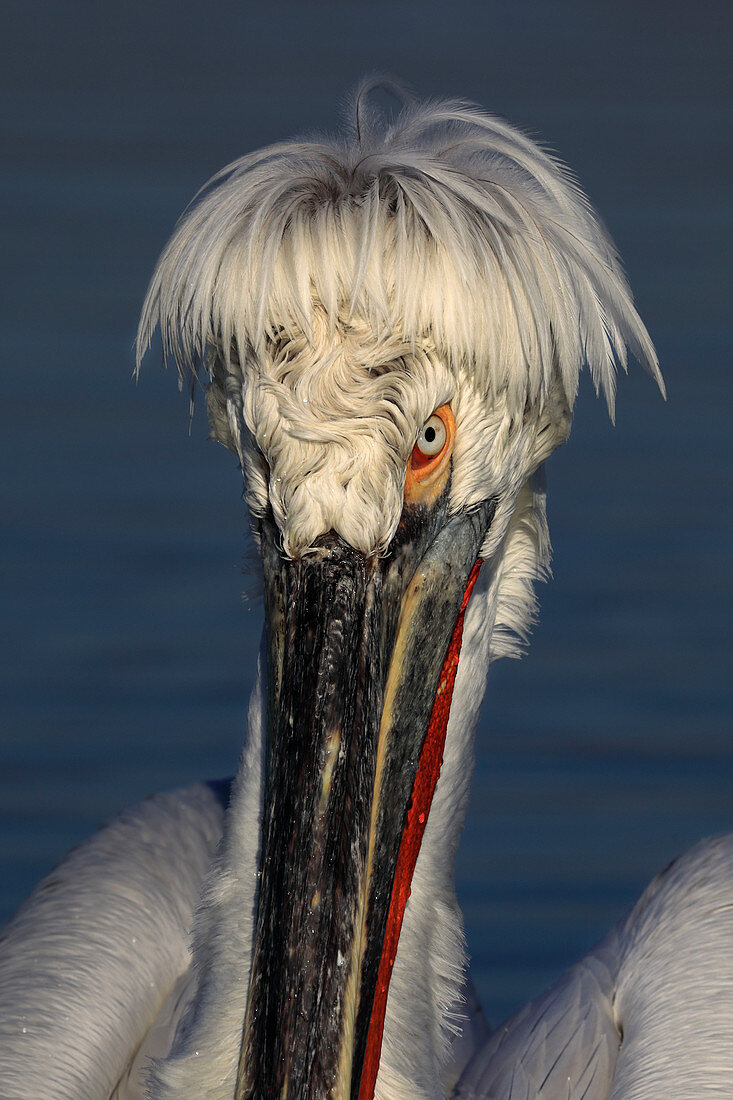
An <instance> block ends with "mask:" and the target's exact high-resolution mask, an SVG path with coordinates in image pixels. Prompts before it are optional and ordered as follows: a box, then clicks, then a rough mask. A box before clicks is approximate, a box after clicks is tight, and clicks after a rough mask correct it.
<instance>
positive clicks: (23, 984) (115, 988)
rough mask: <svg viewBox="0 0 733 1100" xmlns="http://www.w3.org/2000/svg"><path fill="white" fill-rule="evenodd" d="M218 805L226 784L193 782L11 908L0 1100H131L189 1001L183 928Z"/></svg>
mask: <svg viewBox="0 0 733 1100" xmlns="http://www.w3.org/2000/svg"><path fill="white" fill-rule="evenodd" d="M227 798H228V785H224V784H223V785H208V784H197V785H196V786H193V787H190V788H187V789H186V790H183V791H177V792H174V793H172V794H164V795H156V796H155V797H154V798H151V799H148V800H147V801H146V802H143V803H141V804H140V805H139V806H136V807H134V808H132V809H130V810H127V811H125V812H124V813H123V814H121V815H120V816H119V817H118V818H116V819H115V820H114V821H112V822H111V823H110V824H109V825H108V826H106V827H105V828H104V829H102V830H101V831H100V832H99V833H97V834H96V835H95V836H93V837H91V838H90V839H89V840H88V841H86V842H85V843H84V844H82V845H80V846H79V847H78V848H76V849H75V850H74V851H73V852H71V853H70V855H68V856H67V857H66V859H64V860H63V862H62V863H61V864H60V865H59V866H58V867H57V868H56V869H55V870H54V871H52V872H51V874H50V875H48V876H47V878H45V879H44V880H43V881H42V882H41V883H40V884H39V885H38V887H37V888H36V889H35V891H34V892H33V894H31V896H30V898H29V899H28V900H27V901H26V902H25V904H24V905H23V906H22V907H21V909H20V910H19V912H18V913H17V915H16V916H15V918H14V919H13V920H12V921H11V922H10V924H9V925H8V926H7V928H6V929H5V930H4V933H3V936H2V939H0V986H1V987H2V989H3V1002H2V1008H0V1096H2V1097H7V1098H11V1097H12V1100H59V1098H60V1097H71V1096H74V1097H78V1098H79V1100H97V1098H102V1097H103V1098H105V1100H106V1098H107V1097H110V1096H114V1097H115V1098H116V1100H123V1098H124V1100H132V1098H133V1097H138V1096H141V1095H142V1093H141V1091H140V1089H141V1085H140V1084H139V1074H138V1070H137V1069H136V1068H135V1066H136V1065H137V1066H141V1064H142V1063H143V1062H145V1061H146V1060H147V1055H149V1054H152V1053H157V1052H159V1048H161V1047H162V1046H164V1045H165V1043H166V1042H167V1041H168V1039H169V1037H170V1032H171V1030H172V1029H173V1027H174V1026H175V1019H176V1017H177V1015H179V1014H180V1011H181V1006H182V1003H183V1002H184V1001H186V1000H187V998H188V995H189V994H188V991H187V989H186V975H187V974H188V972H189V964H190V947H189V930H190V928H191V924H192V921H193V912H194V907H195V905H196V902H197V900H198V897H199V894H200V891H201V886H202V883H203V879H204V876H205V874H206V872H207V870H208V868H209V866H210V864H211V862H212V859H213V856H214V853H215V851H216V847H217V844H218V842H219V838H220V836H221V832H222V825H223V818H224V805H225V803H226V800H227ZM138 1051H142V1052H143V1057H141V1058H136V1054H137V1052H138ZM131 1067H132V1071H131ZM136 1078H138V1080H136Z"/></svg>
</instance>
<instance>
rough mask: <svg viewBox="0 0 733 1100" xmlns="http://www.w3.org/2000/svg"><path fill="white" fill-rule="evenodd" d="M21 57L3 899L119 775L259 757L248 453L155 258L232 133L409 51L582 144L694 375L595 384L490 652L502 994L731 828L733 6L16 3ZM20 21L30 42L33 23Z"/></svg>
mask: <svg viewBox="0 0 733 1100" xmlns="http://www.w3.org/2000/svg"><path fill="white" fill-rule="evenodd" d="M6 10H7V11H8V15H6V16H5V17H4V27H5V29H4V33H3V37H4V39H5V45H6V53H7V56H6V58H5V60H4V62H3V65H2V66H0V84H1V86H2V97H3V111H2V123H1V124H0V125H1V126H2V134H3V144H4V148H5V156H4V158H3V162H2V172H1V175H0V188H1V198H0V210H2V213H3V215H4V221H5V227H4V238H3V247H2V255H1V260H0V262H2V263H3V266H4V268H5V278H4V280H3V283H4V294H3V300H2V306H1V309H2V333H3V341H2V347H3V358H4V364H3V371H2V376H1V381H0V385H1V386H2V400H1V401H0V417H2V430H1V432H0V446H1V447H2V453H3V475H2V482H1V487H2V507H1V508H0V523H1V524H2V538H1V539H0V555H1V559H2V568H1V570H0V577H1V580H2V586H3V594H2V607H3V612H4V617H3V629H2V637H1V639H0V644H1V645H2V655H1V660H0V676H1V677H2V697H3V717H2V731H1V735H2V740H1V743H0V754H1V763H0V843H1V852H0V856H1V860H0V912H1V914H2V915H3V916H5V915H7V914H9V913H10V912H11V910H12V909H13V908H14V906H15V905H16V904H17V903H18V902H19V901H20V899H21V898H22V897H23V896H24V895H25V894H26V892H27V891H28V890H29V889H30V888H31V887H32V885H33V884H34V883H35V882H36V881H37V879H38V878H39V877H40V876H41V875H43V874H44V873H45V872H46V871H48V869H49V868H50V867H51V865H52V864H53V863H54V862H55V861H56V860H57V859H58V858H59V857H60V856H61V855H62V854H63V853H64V852H65V851H66V850H67V849H68V848H69V846H70V845H72V844H74V843H76V842H77V841H78V840H80V839H81V838H82V837H83V836H85V835H86V834H87V833H89V832H90V831H91V830H93V829H94V828H96V827H97V826H98V824H99V823H100V822H102V821H103V820H105V819H106V818H108V817H109V816H110V815H112V814H114V813H116V812H117V811H118V810H119V809H120V808H121V807H123V806H125V805H127V804H129V803H131V802H133V801H134V800H136V799H138V798H140V797H142V796H144V795H146V794H148V793H150V792H152V791H155V790H157V789H160V788H169V787H172V786H176V785H178V784H183V783H187V782H189V781H191V780H193V779H196V778H199V777H212V776H217V775H225V774H229V773H231V771H232V770H233V768H234V765H235V761H236V757H237V753H238V748H239V745H240V740H241V735H242V729H243V721H244V711H245V705H246V700H247V695H248V691H249V689H250V686H251V682H252V674H253V660H254V653H255V650H256V647H257V644H258V636H259V631H260V622H261V612H260V610H259V608H258V607H257V606H254V607H250V606H249V605H247V604H246V603H243V602H242V599H241V593H242V590H243V588H244V587H245V579H244V578H243V576H242V573H241V568H240V565H241V560H242V547H243V533H244V531H245V528H246V519H245V516H244V511H243V506H242V504H241V501H240V493H241V486H240V478H239V473H238V471H237V468H236V464H235V462H234V460H233V459H232V457H231V456H230V455H229V454H228V453H226V452H225V451H224V450H223V449H222V448H220V447H217V446H215V445H214V444H211V443H209V442H208V441H207V439H206V434H207V433H206V424H205V418H204V417H203V415H200V414H199V415H197V417H196V418H195V420H194V423H193V428H192V431H191V434H190V435H189V432H188V417H187V401H186V399H185V398H184V397H181V396H179V395H178V393H177V389H176V381H175V377H174V375H173V373H172V372H170V371H169V372H168V373H167V374H166V373H164V372H163V371H161V370H160V369H159V366H158V360H157V359H156V356H155V355H153V356H151V357H150V358H149V360H148V361H147V362H146V366H145V370H144V372H143V375H142V378H141V380H140V383H139V384H138V385H135V384H134V383H133V381H132V378H131V372H132V355H131V345H132V340H133V335H134V330H135V325H136V321H137V313H138V310H139V306H140V303H141V300H142V297H143V294H144V291H145V286H146V282H147V279H148V277H149V275H150V272H151V270H152V266H153V264H154V261H155V258H156V256H157V254H158V252H159V251H160V249H161V247H162V245H163V243H164V241H165V239H166V237H167V235H168V234H169V232H170V230H171V228H172V225H173V223H174V220H175V218H176V217H177V215H178V214H179V212H180V211H181V209H182V208H183V206H184V204H185V203H186V202H187V201H188V199H189V198H190V197H191V196H192V194H193V192H194V191H195V190H196V189H197V187H198V186H199V185H200V184H201V183H202V182H203V181H204V180H205V179H206V178H207V177H208V176H209V175H210V174H211V173H212V172H214V171H215V170H216V169H218V168H219V167H220V166H221V165H223V164H224V163H225V162H227V161H228V160H231V159H232V158H234V157H235V156H237V155H239V154H241V153H243V152H245V151H247V150H249V149H251V148H253V147H255V146H257V145H259V144H263V143H265V142H268V141H271V140H274V139H276V138H279V137H285V136H289V135H290V134H292V133H293V132H297V131H299V130H303V129H310V128H314V127H321V126H326V127H333V126H334V125H335V124H336V121H337V113H336V106H337V102H338V101H339V99H340V98H341V97H342V96H343V94H344V92H345V91H347V90H348V89H349V87H350V86H351V85H353V83H354V82H355V80H356V79H357V78H358V77H359V76H360V75H361V74H363V73H364V72H365V71H367V70H371V69H384V70H390V71H393V72H396V73H398V74H400V75H402V76H403V77H405V78H406V79H408V80H410V81H412V82H413V83H414V84H415V85H416V86H417V88H418V89H419V90H420V91H422V92H424V93H426V94H446V93H447V94H458V95H465V96H469V97H471V98H473V99H475V100H478V101H479V102H481V103H483V104H484V105H486V106H488V107H490V108H491V109H493V110H495V111H497V112H499V113H501V114H504V115H506V116H507V117H508V118H510V119H511V120H512V121H514V122H516V123H518V124H520V125H522V126H524V127H526V128H528V129H530V130H531V131H532V132H533V133H535V134H537V135H539V136H540V137H541V139H542V140H543V141H545V142H547V143H549V144H550V145H551V146H552V147H553V148H555V149H557V150H559V151H560V152H561V154H562V155H563V156H564V157H565V158H566V159H567V161H568V162H569V163H570V164H571V165H572V166H573V168H574V169H575V170H576V171H577V173H578V175H579V177H580V179H581V181H582V183H583V185H584V186H585V187H586V189H587V190H588V192H589V193H590V195H591V197H592V198H593V200H594V201H595V203H596V204H597V206H598V208H599V209H600V211H601V213H602V215H603V217H604V218H605V220H606V221H607V223H608V225H609V227H610V229H611V231H612V233H613V235H614V237H615V239H616V241H617V243H618V245H619V247H620V250H621V253H622V255H623V256H624V258H625V261H626V265H627V270H628V273H629V277H630V280H631V283H632V286H633V288H634V290H635V293H636V296H637V300H638V303H639V308H640V311H641V313H642V315H643V317H644V318H645V320H646V322H647V324H648V326H649V329H650V331H651V333H652V336H653V338H654V339H655V341H656V343H657V346H658V349H659V352H660V359H661V361H662V366H663V369H664V373H665V376H666V379H667V384H668V389H669V400H668V402H667V403H666V404H665V403H664V402H663V401H662V400H661V398H660V396H659V394H658V393H657V392H656V389H655V387H654V386H653V384H652V383H651V382H650V381H649V380H648V379H647V378H646V377H644V376H642V375H641V372H639V371H637V372H636V373H632V375H631V377H630V378H629V379H628V380H627V379H622V380H621V384H620V387H619V403H618V415H617V426H616V428H615V429H613V428H612V427H611V426H610V424H609V422H608V418H607V416H606V413H605V410H604V408H603V407H602V405H601V403H599V402H597V401H596V400H595V399H594V395H593V392H592V387H591V386H590V385H588V384H586V385H585V386H584V387H583V388H582V391H581V398H580V400H579V404H578V408H577V414H576V423H575V427H574V433H573V437H572V439H571V441H570V443H569V444H568V445H567V446H566V447H565V448H563V449H562V451H561V452H559V453H558V454H557V455H556V456H555V457H554V458H553V459H552V460H551V462H550V464H549V469H548V477H549V482H550V498H549V500H550V521H551V529H552V533H553V540H554V546H555V578H554V580H553V581H552V583H551V584H550V585H549V586H547V587H546V589H545V590H544V591H543V592H542V604H543V609H542V619H541V623H540V625H539V626H538V627H537V629H536V630H535V633H534V639H533V642H532V646H531V652H530V655H529V656H528V658H527V659H526V660H525V661H523V662H521V663H517V662H511V663H510V662H504V663H503V664H499V665H497V666H496V667H495V669H494V670H493V672H492V675H491V678H490V684H489V691H488V695H487V700H486V703H485V706H484V713H483V722H482V728H481V731H480V740H479V746H478V768H477V775H476V780H475V787H474V798H473V805H472V810H471V815H470V822H469V825H468V828H467V830H466V834H465V838H464V843H463V847H462V850H461V854H460V859H459V893H460V896H461V899H462V903H463V907H464V912H465V916H466V925H467V934H468V941H469V948H470V951H471V954H472V956H473V966H474V974H475V976H476V979H477V983H478V985H479V988H480V992H481V994H482V997H483V999H484V1001H485V1004H486V1006H487V1009H488V1011H489V1014H490V1015H491V1016H492V1017H493V1018H494V1019H496V1018H498V1017H499V1016H501V1015H502V1014H504V1013H505V1012H507V1011H509V1010H510V1009H511V1008H512V1007H514V1006H516V1005H517V1004H518V1003H519V1002H521V1001H522V1000H523V999H524V998H526V997H528V996H530V995H531V994H532V993H533V992H536V991H538V990H539V988H541V986H542V985H543V984H544V983H546V982H547V981H549V980H550V979H552V978H553V977H554V976H555V975H556V974H557V973H558V972H559V971H560V970H561V968H563V967H565V966H566V965H567V964H568V963H569V962H570V961H572V959H573V958H575V957H576V956H577V955H578V954H579V953H580V952H582V951H583V950H585V949H586V948H587V947H588V946H590V944H591V943H592V942H593V941H594V940H595V939H596V938H597V937H598V936H599V935H600V934H601V933H602V931H603V930H604V929H605V928H607V927H608V925H609V924H611V923H612V922H613V921H614V920H616V919H617V918H618V917H619V916H620V915H621V914H622V913H623V912H624V910H625V909H626V907H627V906H628V905H629V904H630V902H631V901H632V900H633V899H634V897H635V896H636V895H637V894H638V892H639V891H640V890H641V888H642V887H643V885H644V884H645V883H646V882H647V881H648V879H649V878H650V877H651V876H652V875H653V874H654V873H655V872H656V871H657V870H658V869H660V868H661V867H663V866H664V865H665V863H667V861H668V860H669V859H670V858H671V857H672V856H674V855H675V854H676V853H678V852H679V851H680V850H682V849H684V848H685V847H687V846H689V845H690V844H692V843H693V842H694V841H695V840H697V839H698V838H699V837H702V836H704V835H706V834H709V833H712V832H716V831H721V830H728V829H730V828H732V827H733V737H732V736H731V728H730V725H731V723H730V715H731V709H732V708H731V686H730V685H731V672H730V665H731V631H730V621H731V549H732V547H731V533H732V531H731V482H732V478H731V471H732V466H733V462H732V456H731V410H732V409H733V374H732V373H731V369H730V357H731V356H730V349H731V323H730V319H729V313H728V302H729V299H730V289H731V288H730V268H729V257H730V255H731V234H730V230H731V214H730V205H729V201H728V199H729V195H728V187H729V181H730V178H731V169H732V168H733V163H732V159H733V158H732V157H731V152H730V146H729V134H730V112H729V107H730V98H729V96H726V90H725V89H724V82H723V78H724V76H725V74H726V72H727V49H728V46H729V43H730V18H729V15H728V12H729V10H730V5H728V4H724V3H720V4H718V3H713V2H709V0H702V2H698V3H696V4H694V5H688V4H677V3H669V2H665V3H659V4H655V3H631V2H628V3H626V2H619V0H604V2H600V3H599V2H595V3H593V4H587V3H584V2H582V0H577V2H573V0H559V2H558V3H553V4H547V3H544V2H540V0H536V2H532V0H518V2H515V3H512V4H509V3H502V4H495V3H487V2H482V3H476V4H472V3H467V2H458V3H454V4H452V5H450V6H449V5H447V4H446V5H443V4H433V3H427V2H421V3H418V2H417V0H415V2H409V3H405V2H399V0H389V2H382V0H371V2H370V3H368V4H367V3H364V4H358V5H357V4H351V5H350V4H342V3H335V2H334V3H331V2H328V0H322V2H318V3H303V2H300V0H297V2H296V0H291V2H283V0H279V2H277V3H271V4H262V5H259V6H256V7H255V6H253V5H250V4H246V3H236V4H235V3H231V4H226V3H223V2H221V0H208V2H207V3H206V4H195V5H194V4H191V3H184V2H181V0H162V2H161V0H153V2H152V3H151V2H150V0H146V2H145V3H143V2H142V0H134V2H130V0H126V2H125V3H124V4H114V5H113V4H100V3H97V2H95V3H91V2H90V3H86V4H85V3H72V2H68V3H65V4H58V3H51V2H50V0H45V2H44V0H36V2H33V0H23V2H22V3H11V4H10V5H9V6H8V7H7V9H6ZM8 47H9V48H8Z"/></svg>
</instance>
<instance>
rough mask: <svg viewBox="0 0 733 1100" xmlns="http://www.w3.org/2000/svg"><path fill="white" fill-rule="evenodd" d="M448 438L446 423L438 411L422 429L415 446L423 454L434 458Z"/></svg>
mask: <svg viewBox="0 0 733 1100" xmlns="http://www.w3.org/2000/svg"><path fill="white" fill-rule="evenodd" d="M447 438H448V431H447V429H446V426H445V424H444V423H443V421H442V420H441V419H440V417H439V416H438V415H437V414H436V413H433V415H432V416H431V417H430V418H429V419H428V420H426V421H425V423H424V424H423V426H422V428H421V429H420V431H419V433H418V437H417V443H416V444H415V447H416V448H417V450H418V451H419V452H420V454H421V455H425V457H426V458H432V457H433V456H434V455H439V454H440V452H441V451H442V450H443V447H445V441H446V440H447Z"/></svg>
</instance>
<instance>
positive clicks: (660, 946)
mask: <svg viewBox="0 0 733 1100" xmlns="http://www.w3.org/2000/svg"><path fill="white" fill-rule="evenodd" d="M731 1050H733V835H729V836H724V837H715V838H713V839H711V840H706V841H702V842H701V843H700V844H698V845H696V846H695V847H694V848H692V849H691V851H689V852H687V853H686V854H685V855H684V856H682V857H680V858H679V859H677V860H675V861H674V862H673V863H671V864H670V865H669V867H667V868H666V870H665V871H663V872H662V873H661V874H660V875H657V877H656V878H655V879H654V881H653V882H652V883H651V884H650V885H649V887H648V888H647V890H646V891H645V892H644V894H643V895H642V897H641V898H640V899H639V901H638V902H637V904H636V905H635V906H634V908H633V909H632V910H631V912H630V913H629V915H628V916H627V917H626V918H625V919H624V920H622V921H621V922H620V923H619V924H618V925H617V926H616V928H615V929H614V930H613V931H612V932H611V933H610V934H609V935H608V937H607V938H606V939H605V940H603V941H602V942H601V944H599V946H598V947H596V948H595V949H594V950H593V951H592V952H591V953H590V954H589V955H587V956H586V957H585V958H584V959H583V960H582V961H581V962H580V963H578V964H577V965H576V966H574V967H573V968H572V969H571V970H569V971H568V972H567V973H566V974H564V975H563V976H562V977H561V978H560V979H559V981H558V982H556V984H555V985H554V986H552V987H551V989H549V990H548V991H547V993H545V994H543V995H542V996H540V997H538V998H537V999H536V1000H534V1001H532V1002H531V1004H529V1005H528V1006H527V1007H526V1008H524V1009H523V1010H522V1011H521V1012H518V1013H517V1014H516V1015H515V1016H513V1017H512V1018H511V1019H509V1020H508V1021H507V1022H506V1023H505V1024H503V1025H502V1026H501V1027H500V1028H498V1029H497V1030H496V1031H495V1032H493V1034H491V1035H490V1037H489V1038H488V1040H487V1041H486V1042H485V1043H484V1045H483V1046H482V1047H481V1048H480V1049H479V1050H478V1051H477V1053H476V1054H475V1055H474V1056H473V1058H472V1059H471V1061H470V1062H469V1063H468V1065H467V1067H466V1069H465V1071H464V1073H463V1074H462V1076H461V1078H460V1081H459V1084H458V1087H457V1089H456V1092H455V1094H454V1095H455V1097H456V1100H489V1098H490V1100H520V1098H521V1100H530V1098H534V1097H540V1098H541V1100H658V1098H659V1097H667V1096H669V1097H671V1096H674V1098H675V1100H701V1097H703V1096H733V1062H732V1061H731V1057H730V1052H731Z"/></svg>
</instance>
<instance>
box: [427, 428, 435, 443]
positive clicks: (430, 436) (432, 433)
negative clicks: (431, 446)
mask: <svg viewBox="0 0 733 1100" xmlns="http://www.w3.org/2000/svg"><path fill="white" fill-rule="evenodd" d="M434 441H435V428H426V429H425V442H426V443H433V442H434Z"/></svg>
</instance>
